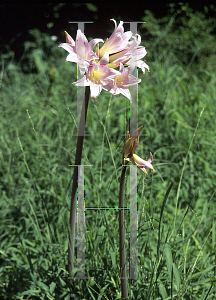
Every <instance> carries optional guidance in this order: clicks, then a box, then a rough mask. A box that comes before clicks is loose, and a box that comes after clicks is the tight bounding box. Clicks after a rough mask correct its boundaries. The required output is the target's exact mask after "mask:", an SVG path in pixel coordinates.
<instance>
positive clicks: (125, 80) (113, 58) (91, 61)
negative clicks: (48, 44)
mask: <svg viewBox="0 0 216 300" xmlns="http://www.w3.org/2000/svg"><path fill="white" fill-rule="evenodd" d="M111 20H112V21H113V22H114V24H115V29H114V31H113V33H112V34H111V36H110V38H109V39H107V41H106V42H105V43H104V45H103V46H102V47H101V48H100V49H99V44H98V43H99V42H103V40H102V39H93V40H92V41H90V42H88V41H87V39H86V37H85V35H84V34H83V33H82V32H81V30H78V31H77V36H76V42H75V41H74V40H73V39H72V37H71V36H70V35H69V34H68V33H67V32H65V35H66V43H63V44H60V45H59V47H62V48H64V49H65V50H66V51H68V52H69V55H68V56H67V58H66V61H71V62H75V63H77V64H78V66H79V70H80V74H81V76H82V78H81V79H79V80H78V81H77V82H75V83H74V84H75V85H79V86H90V89H91V98H93V99H95V98H97V97H98V95H99V94H100V92H101V91H102V89H104V90H106V91H109V92H110V93H112V94H113V95H119V94H120V93H121V94H123V95H124V96H125V97H127V98H128V99H129V100H130V101H132V99H131V94H130V91H129V89H128V87H130V86H133V85H136V84H138V83H139V82H141V79H139V78H136V77H135V76H133V75H131V74H132V72H133V70H134V68H135V67H139V68H141V69H142V71H143V73H144V72H145V69H146V68H147V69H148V70H149V67H148V65H147V64H146V63H145V62H144V61H142V60H141V58H142V57H144V56H145V55H146V53H147V52H146V50H145V47H142V46H139V45H140V42H141V37H140V36H139V35H136V36H132V32H131V31H127V32H124V27H123V22H122V21H120V23H119V25H118V26H117V23H116V21H115V20H114V19H111ZM131 38H132V40H130V39H131ZM96 44H98V45H97V47H96V50H95V53H94V51H93V49H94V47H95V45H96ZM124 64H127V65H128V67H127V68H124ZM117 67H118V68H119V69H118V70H115V68H117Z"/></svg>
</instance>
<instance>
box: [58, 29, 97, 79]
mask: <svg viewBox="0 0 216 300" xmlns="http://www.w3.org/2000/svg"><path fill="white" fill-rule="evenodd" d="M65 36H66V43H63V44H60V45H59V47H62V48H64V49H65V50H66V51H68V52H69V55H68V56H67V58H66V61H72V62H75V63H77V64H78V65H79V69H80V74H81V76H83V75H84V74H85V72H87V71H88V67H89V65H90V64H91V61H92V60H93V59H98V56H97V55H96V54H95V53H94V52H93V48H94V46H95V45H96V44H97V43H99V42H103V40H102V39H93V40H92V41H90V42H88V40H87V38H86V37H85V35H84V34H83V33H82V32H81V30H80V29H78V30H77V36H76V43H75V41H74V40H73V39H72V37H71V36H70V35H69V34H68V33H67V32H66V31H65Z"/></svg>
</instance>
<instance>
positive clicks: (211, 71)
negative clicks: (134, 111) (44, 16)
mask: <svg viewBox="0 0 216 300" xmlns="http://www.w3.org/2000/svg"><path fill="white" fill-rule="evenodd" d="M211 10H213V7H211V6H210V7H206V8H205V13H201V12H198V11H193V10H192V9H191V8H190V7H189V5H188V4H182V5H178V6H175V5H174V4H171V5H170V14H169V15H168V16H166V17H164V18H162V19H159V20H157V19H155V17H154V15H153V14H152V13H151V12H150V11H146V12H145V14H146V15H145V17H144V18H143V20H144V21H146V22H147V23H146V24H144V25H143V26H144V27H145V28H146V38H147V37H148V39H147V40H145V36H142V45H144V46H145V47H146V50H147V52H148V54H147V56H146V57H145V59H146V62H147V64H148V65H149V66H150V72H149V73H148V72H147V73H146V74H144V75H143V74H141V72H139V77H140V78H141V79H142V82H141V83H140V84H139V102H138V105H139V107H138V114H139V115H138V119H139V126H141V125H143V129H142V131H141V133H142V134H144V136H141V137H140V143H139V147H138V149H137V151H136V153H137V154H138V155H139V156H141V157H142V158H143V159H147V158H148V157H149V152H152V153H153V157H154V159H153V163H152V164H153V166H154V168H155V170H156V171H157V172H156V173H153V172H151V171H149V172H148V173H149V175H148V176H146V175H144V174H143V173H142V172H141V171H140V172H138V208H139V214H138V215H139V231H138V245H139V246H138V255H139V277H145V280H143V279H138V280H128V285H129V295H130V299H158V300H159V299H163V300H164V299H167V300H168V299H186V300H188V299H215V296H216V287H215V280H216V269H215V264H216V256H215V246H216V245H215V238H216V237H215V207H216V202H215V201H216V200H215V175H216V171H215V170H216V163H215V150H216V149H215V146H216V142H215V136H216V129H215V128H216V108H215V95H216V75H215V61H216V60H215V48H216V43H215V26H216V25H215V24H216V23H215V19H214V18H211V17H207V16H208V12H209V11H211ZM30 33H31V35H32V36H33V37H34V42H28V41H26V43H25V52H24V54H23V57H22V58H21V60H20V61H19V62H17V61H15V59H14V54H13V53H12V52H11V51H10V49H8V52H7V54H2V55H1V73H0V91H1V92H0V99H1V101H0V105H1V110H0V118H1V122H0V131H1V137H0V138H1V143H0V147H1V152H0V175H1V176H0V189H1V197H0V204H1V218H0V220H1V221H0V236H1V246H0V255H1V257H0V274H1V276H0V278H1V279H0V298H1V299H69V297H70V296H71V297H73V298H74V299H121V293H120V291H121V288H120V278H119V277H120V276H119V274H120V271H119V249H118V241H119V238H118V212H117V211H113V210H110V211H97V212H96V211H94V210H88V211H86V215H85V221H86V235H85V237H86V249H85V253H86V260H85V262H86V266H85V268H86V276H88V277H94V279H89V280H76V281H75V290H74V291H73V293H72V294H71V292H70V287H69V284H68V279H67V277H68V274H67V248H68V232H69V226H68V223H69V207H70V193H71V189H72V187H71V183H72V173H73V169H72V168H70V167H69V166H68V165H69V164H73V163H74V160H75V151H76V137H75V136H72V134H76V133H77V122H76V110H77V107H76V88H75V86H73V85H72V84H71V83H72V82H74V81H76V65H75V64H72V63H70V62H67V63H65V57H66V55H67V53H66V52H64V50H62V49H61V48H58V47H57V46H58V44H57V43H56V41H55V40H54V39H51V37H50V36H48V35H47V34H44V33H41V32H39V31H38V30H37V29H35V30H31V32H30ZM128 114H129V105H128V100H127V99H126V98H124V97H123V96H121V95H120V96H116V97H114V96H112V95H111V94H109V93H107V92H105V91H103V92H102V93H101V95H100V96H99V97H98V98H97V99H96V100H91V101H90V104H89V109H88V115H87V123H86V133H88V134H94V136H93V137H92V136H88V137H86V138H85V140H84V149H83V158H82V163H83V164H93V165H94V167H89V168H87V167H86V168H85V196H86V206H91V207H95V206H99V207H101V206H102V207H103V206H106V207H108V206H111V207H113V206H117V205H118V193H119V181H120V175H121V163H122V161H121V160H122V148H123V145H124V142H125V138H124V136H122V135H123V134H125V133H126V132H127V130H128V122H129V120H128ZM129 199H130V189H129V171H127V175H126V190H125V202H126V203H125V206H126V205H129ZM125 219H126V241H125V242H126V252H127V253H126V257H129V242H128V240H129V232H130V228H129V215H128V213H127V212H125ZM127 270H128V266H127ZM74 275H75V276H76V268H75V270H74Z"/></svg>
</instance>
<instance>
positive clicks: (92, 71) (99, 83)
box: [74, 52, 119, 99]
mask: <svg viewBox="0 0 216 300" xmlns="http://www.w3.org/2000/svg"><path fill="white" fill-rule="evenodd" d="M108 62H109V53H108V52H106V53H105V54H104V56H103V57H102V58H101V59H100V61H99V62H98V63H97V64H91V65H90V66H89V68H88V72H87V74H86V75H84V76H83V77H82V78H81V79H80V80H78V81H77V82H75V83H74V84H75V85H78V86H90V90H91V98H92V99H95V98H97V97H98V96H99V94H100V92H101V91H102V88H103V87H104V86H105V87H109V86H110V87H112V86H113V85H114V78H115V77H116V76H117V75H118V74H119V72H118V71H116V70H114V69H112V68H109V67H108Z"/></svg>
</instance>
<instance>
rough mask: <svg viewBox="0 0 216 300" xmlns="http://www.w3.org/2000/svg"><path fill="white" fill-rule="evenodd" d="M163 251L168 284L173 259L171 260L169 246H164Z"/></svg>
mask: <svg viewBox="0 0 216 300" xmlns="http://www.w3.org/2000/svg"><path fill="white" fill-rule="evenodd" d="M164 251H165V257H166V265H167V270H168V275H169V280H170V282H171V278H172V265H173V259H172V252H171V249H170V245H169V244H166V245H165V247H164Z"/></svg>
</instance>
